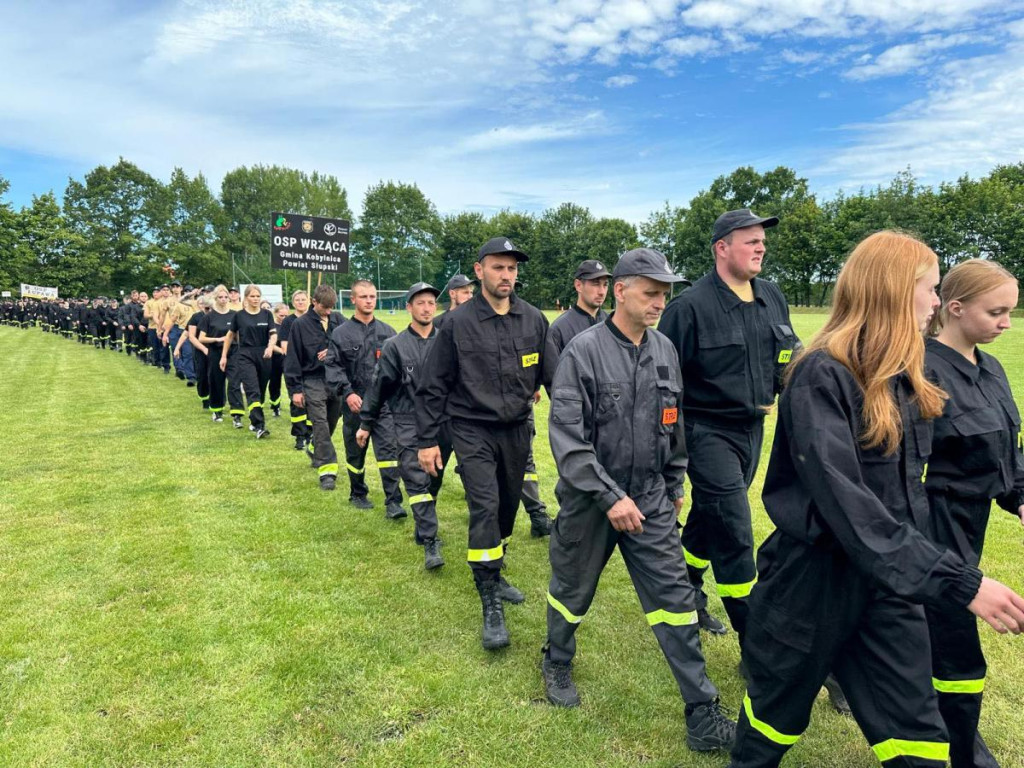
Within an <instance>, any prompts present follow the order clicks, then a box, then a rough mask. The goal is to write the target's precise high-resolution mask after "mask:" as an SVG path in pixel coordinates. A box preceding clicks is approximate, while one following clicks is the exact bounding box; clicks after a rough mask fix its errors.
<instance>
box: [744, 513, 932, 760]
mask: <svg viewBox="0 0 1024 768" xmlns="http://www.w3.org/2000/svg"><path fill="white" fill-rule="evenodd" d="M758 572H759V575H760V579H759V581H758V583H757V585H756V586H755V587H754V590H753V592H752V593H751V596H750V601H749V607H750V614H749V617H748V622H747V631H746V634H745V636H744V639H743V648H742V650H743V661H744V663H745V665H746V668H747V696H746V698H745V699H744V701H743V708H742V711H741V712H740V720H739V725H738V729H737V733H736V744H735V746H734V748H733V751H732V763H731V766H732V768H773V767H774V766H777V765H779V763H780V761H781V760H782V757H783V755H785V753H786V751H787V750H788V749H789V748H790V747H791V746H792V745H793V744H795V743H796V742H797V740H798V739H799V738H800V735H801V734H802V733H803V732H804V730H805V729H806V728H807V724H808V722H809V720H810V716H811V707H812V705H813V703H814V699H815V697H817V695H818V693H819V691H820V690H821V685H822V683H823V682H824V680H825V678H826V677H827V676H828V674H829V672H830V671H831V672H833V673H834V674H835V676H836V678H837V679H838V680H839V683H840V685H841V686H842V688H843V691H844V693H845V694H846V698H847V700H848V701H849V702H850V708H851V709H852V710H853V716H854V718H855V719H856V721H857V724H858V725H859V726H860V729H861V731H862V732H863V733H864V735H865V737H867V740H868V743H869V744H870V745H871V748H872V750H873V751H874V752H875V755H876V757H878V759H879V760H880V761H881V762H882V764H883V765H885V766H886V767H887V768H897V767H899V768H905V767H906V768H908V767H910V766H919V767H922V768H923V767H924V766H931V767H934V768H941V766H944V765H946V760H947V758H948V754H949V743H948V741H947V738H946V729H945V726H944V725H943V723H942V717H941V716H940V715H939V706H938V700H937V698H936V695H935V690H934V689H933V688H932V679H931V658H930V654H929V643H928V626H927V623H926V621H925V617H924V608H923V607H921V606H920V605H915V604H913V603H910V602H908V601H906V600H904V599H903V598H900V597H896V596H895V595H893V594H892V593H890V592H888V591H884V590H881V589H879V588H878V587H877V586H876V585H875V584H874V583H873V582H872V581H871V580H869V578H868V577H867V576H865V575H864V574H863V573H862V572H861V571H859V570H858V569H857V568H856V567H855V566H854V565H853V563H851V562H850V560H849V558H848V557H847V556H846V554H845V553H844V552H843V551H842V550H840V549H838V548H825V547H813V546H809V545H807V544H804V543H803V542H800V541H797V540H796V539H794V538H792V537H790V536H787V535H786V534H784V533H781V532H778V531H776V532H775V533H773V534H772V535H771V536H770V537H769V538H768V540H767V541H766V542H765V543H764V545H762V547H761V549H760V552H759V555H758Z"/></svg>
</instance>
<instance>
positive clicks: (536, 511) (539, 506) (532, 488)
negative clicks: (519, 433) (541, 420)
mask: <svg viewBox="0 0 1024 768" xmlns="http://www.w3.org/2000/svg"><path fill="white" fill-rule="evenodd" d="M527 424H529V425H530V453H529V455H528V456H527V457H526V471H525V472H524V473H523V493H522V498H523V508H524V509H525V510H526V513H527V514H528V515H529V516H530V517H531V518H532V517H534V516H535V515H547V507H546V506H544V502H543V501H541V499H540V482H539V481H540V478H539V477H538V475H537V465H536V464H535V463H534V461H533V439H534V438H535V437H536V436H537V428H536V426H535V424H534V420H533V409H532V408H531V409H530V418H529V419H527Z"/></svg>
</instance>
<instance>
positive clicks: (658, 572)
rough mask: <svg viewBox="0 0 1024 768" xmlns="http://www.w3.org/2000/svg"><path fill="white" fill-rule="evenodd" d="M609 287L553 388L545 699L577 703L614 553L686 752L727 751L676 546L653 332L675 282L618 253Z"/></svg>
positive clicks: (678, 483) (667, 360)
mask: <svg viewBox="0 0 1024 768" xmlns="http://www.w3.org/2000/svg"><path fill="white" fill-rule="evenodd" d="M614 277H615V289H614V290H615V312H614V314H613V315H612V316H611V317H610V318H609V319H608V321H607V322H605V323H603V324H600V325H598V326H596V327H594V328H591V329H588V330H586V331H584V332H583V333H581V334H579V335H578V336H576V338H575V339H574V340H573V342H572V343H571V344H570V345H569V346H568V347H567V348H566V349H565V351H564V353H563V355H562V357H561V359H560V361H559V365H558V368H557V371H556V373H555V377H554V382H553V385H552V389H551V418H550V424H549V435H550V438H551V452H552V454H553V455H554V459H555V464H556V465H557V466H558V475H559V480H558V498H559V501H560V508H559V512H558V517H557V518H556V520H555V531H554V533H553V534H552V536H551V548H550V558H551V586H550V588H549V590H548V612H547V624H548V641H547V644H546V645H545V647H544V656H543V659H542V663H541V668H542V671H543V674H544V684H545V689H546V692H547V697H548V700H549V701H551V703H553V704H555V705H558V706H567V707H574V706H577V705H578V704H579V697H578V695H577V693H576V686H575V685H574V684H573V682H572V677H571V674H570V671H571V663H572V658H573V656H574V654H575V651H576V640H575V633H576V629H577V627H578V626H579V624H580V622H581V621H582V620H583V617H584V615H585V614H586V612H587V610H588V609H589V608H590V604H591V602H592V601H593V598H594V593H595V591H596V590H597V582H598V579H599V578H600V576H601V572H602V571H603V570H604V567H605V564H606V563H607V562H608V558H609V557H610V556H611V554H612V552H613V551H614V549H615V547H616V546H618V547H619V551H620V552H621V554H622V557H623V560H625V562H626V568H627V569H628V570H629V574H630V577H631V578H632V579H633V585H634V587H635V589H636V591H637V595H638V596H639V597H640V603H641V605H642V606H643V609H644V612H645V613H646V614H647V622H648V624H650V626H651V628H652V629H653V630H654V634H655V637H657V639H658V642H659V643H660V645H661V649H662V652H663V653H664V654H665V657H666V659H668V663H669V667H670V668H671V669H672V673H673V675H674V676H675V678H676V682H677V683H678V685H679V690H680V692H681V693H682V697H683V701H685V702H686V727H687V744H688V745H689V746H690V748H691V749H694V750H698V751H708V750H714V749H722V748H728V747H730V746H731V745H732V742H733V738H734V737H735V732H736V725H735V723H733V722H732V721H730V720H729V719H727V718H726V717H725V716H724V715H723V714H722V712H721V710H720V708H719V704H718V691H717V689H716V688H715V686H714V685H712V683H711V681H710V680H709V679H708V676H707V671H706V669H705V664H704V655H703V653H702V652H701V647H700V637H699V636H698V632H697V612H696V602H695V593H694V589H693V587H692V586H691V585H690V583H689V581H687V578H686V562H685V560H684V559H683V555H682V551H681V550H680V548H679V542H678V539H677V538H676V517H677V516H678V514H679V511H680V509H681V508H682V503H683V479H684V475H685V472H686V443H685V439H684V432H683V420H682V419H681V418H680V413H679V408H680V406H681V405H682V397H681V389H682V377H681V376H680V373H679V362H678V360H677V358H676V354H675V350H674V349H673V347H672V343H671V342H670V341H669V340H668V339H666V338H665V337H664V336H662V335H661V334H660V333H658V332H657V331H655V330H654V329H653V326H654V325H656V324H657V322H658V318H659V317H660V316H661V312H662V310H663V309H664V307H665V296H666V293H667V292H668V290H669V288H670V287H671V285H670V284H671V283H677V282H680V281H681V280H682V278H680V277H677V276H676V275H674V274H672V270H671V268H670V267H669V265H668V262H667V261H666V260H665V257H664V256H663V255H662V254H661V253H659V252H658V251H654V250H650V249H648V248H637V249H635V250H632V251H627V252H626V253H624V254H623V255H622V258H620V259H619V262H618V264H617V265H616V267H615V272H614Z"/></svg>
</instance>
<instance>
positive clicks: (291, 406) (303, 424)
mask: <svg viewBox="0 0 1024 768" xmlns="http://www.w3.org/2000/svg"><path fill="white" fill-rule="evenodd" d="M335 300H337V299H335ZM292 307H293V308H294V309H295V312H294V314H291V315H288V316H287V317H286V318H285V319H284V320H282V321H281V326H280V327H279V328H278V329H277V343H278V345H280V347H281V349H283V350H284V355H285V360H284V361H282V368H283V367H284V365H283V363H284V362H285V361H286V360H287V357H288V334H289V333H290V331H291V327H292V323H295V322H296V321H298V319H299V318H300V317H302V316H303V315H304V314H306V312H307V311H308V310H309V294H307V293H306V292H305V291H295V293H293V294H292ZM287 385H288V377H287V376H285V387H287ZM291 394H292V392H291V390H290V389H289V390H288V411H289V415H290V416H291V423H292V437H294V438H295V450H296V451H301V450H303V449H304V448H305V447H306V445H307V443H309V440H310V436H311V435H312V423H311V422H310V419H309V417H308V416H307V415H306V409H305V408H300V407H299V406H297V405H296V404H295V400H294V399H293V398H292V397H291Z"/></svg>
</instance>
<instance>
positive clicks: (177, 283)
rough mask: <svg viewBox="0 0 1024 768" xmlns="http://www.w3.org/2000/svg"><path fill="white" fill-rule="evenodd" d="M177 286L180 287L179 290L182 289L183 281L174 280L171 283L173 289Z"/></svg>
mask: <svg viewBox="0 0 1024 768" xmlns="http://www.w3.org/2000/svg"><path fill="white" fill-rule="evenodd" d="M175 285H176V286H178V287H179V288H181V281H180V280H172V281H171V287H172V288H173V287H174V286H175Z"/></svg>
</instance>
